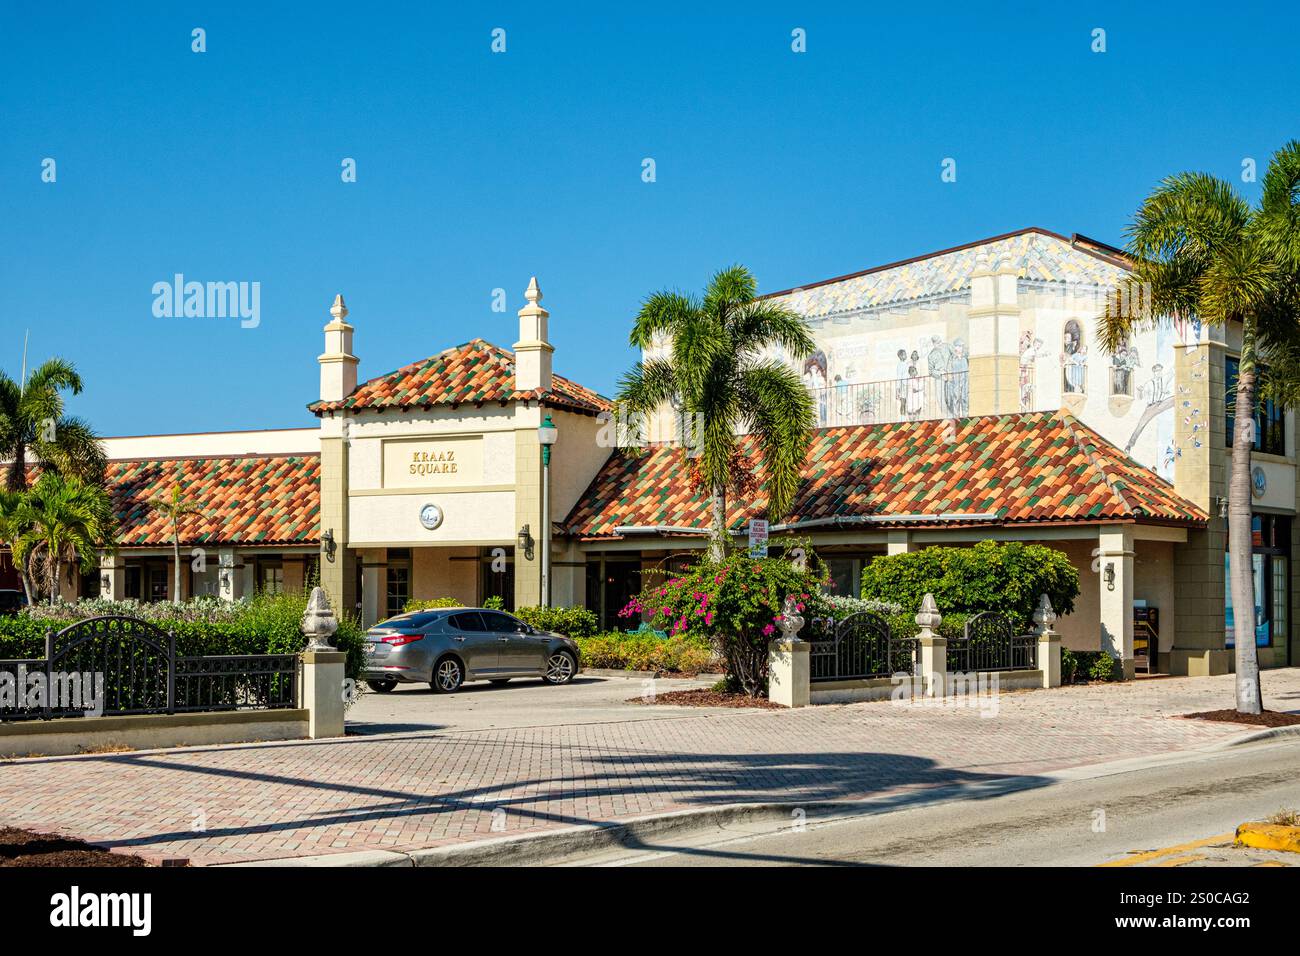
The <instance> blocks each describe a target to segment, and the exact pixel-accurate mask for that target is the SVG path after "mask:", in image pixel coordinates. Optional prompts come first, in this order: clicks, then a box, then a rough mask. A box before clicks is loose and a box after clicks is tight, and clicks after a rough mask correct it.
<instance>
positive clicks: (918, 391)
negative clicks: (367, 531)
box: [809, 372, 970, 428]
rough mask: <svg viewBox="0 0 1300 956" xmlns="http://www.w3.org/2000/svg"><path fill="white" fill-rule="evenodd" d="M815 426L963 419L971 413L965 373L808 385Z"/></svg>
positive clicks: (967, 377)
mask: <svg viewBox="0 0 1300 956" xmlns="http://www.w3.org/2000/svg"><path fill="white" fill-rule="evenodd" d="M809 392H810V393H811V395H812V399H813V409H814V410H815V412H816V415H817V427H818V428H826V427H830V426H834V425H878V424H886V423H889V422H907V421H927V420H934V419H943V418H963V417H965V416H966V415H968V414H970V384H969V373H967V372H944V373H942V374H940V375H915V376H912V377H911V378H899V379H888V380H886V381H881V382H856V383H853V384H848V383H844V382H841V383H839V384H838V385H830V386H827V387H825V388H811V389H809Z"/></svg>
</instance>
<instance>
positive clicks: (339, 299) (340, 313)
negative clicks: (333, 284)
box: [330, 292, 348, 322]
mask: <svg viewBox="0 0 1300 956" xmlns="http://www.w3.org/2000/svg"><path fill="white" fill-rule="evenodd" d="M330 315H332V316H334V318H336V319H338V320H339V321H340V322H342V321H343V320H344V319H346V318H347V317H348V307H347V306H346V305H344V304H343V293H341V292H340V293H339V294H338V295H336V296H335V297H334V304H333V305H332V306H330Z"/></svg>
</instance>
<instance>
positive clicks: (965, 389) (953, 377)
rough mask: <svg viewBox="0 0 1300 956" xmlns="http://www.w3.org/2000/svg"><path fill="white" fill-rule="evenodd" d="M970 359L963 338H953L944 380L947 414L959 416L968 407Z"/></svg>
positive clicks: (954, 416) (963, 413) (964, 412)
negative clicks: (950, 355)
mask: <svg viewBox="0 0 1300 956" xmlns="http://www.w3.org/2000/svg"><path fill="white" fill-rule="evenodd" d="M969 372H970V360H969V359H968V358H967V357H966V342H965V340H964V339H953V341H952V358H951V359H950V360H949V362H948V380H947V381H946V382H944V386H943V395H944V401H945V402H946V403H947V405H948V414H949V415H950V416H951V417H953V418H960V417H962V416H963V415H965V414H966V413H967V410H968V409H969V408H970V376H969Z"/></svg>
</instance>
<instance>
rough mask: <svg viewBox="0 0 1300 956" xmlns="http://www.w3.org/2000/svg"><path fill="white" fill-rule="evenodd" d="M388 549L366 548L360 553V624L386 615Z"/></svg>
mask: <svg viewBox="0 0 1300 956" xmlns="http://www.w3.org/2000/svg"><path fill="white" fill-rule="evenodd" d="M387 605H388V549H387V548H367V549H366V550H365V551H364V552H363V553H362V555H361V626H362V627H370V626H371V625H372V624H376V623H378V622H379V621H381V620H383V619H384V618H385V617H387V616H388V606H387Z"/></svg>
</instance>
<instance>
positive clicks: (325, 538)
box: [320, 528, 338, 563]
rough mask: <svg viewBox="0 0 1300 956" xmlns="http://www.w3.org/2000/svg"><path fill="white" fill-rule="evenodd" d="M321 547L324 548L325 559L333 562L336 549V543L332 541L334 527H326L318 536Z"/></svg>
mask: <svg viewBox="0 0 1300 956" xmlns="http://www.w3.org/2000/svg"><path fill="white" fill-rule="evenodd" d="M320 543H321V547H323V548H324V549H325V560H326V561H329V562H330V563H333V561H334V553H335V552H336V551H337V550H338V544H336V543H335V541H334V529H333V528H326V529H325V533H324V534H323V535H321V538H320Z"/></svg>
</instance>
